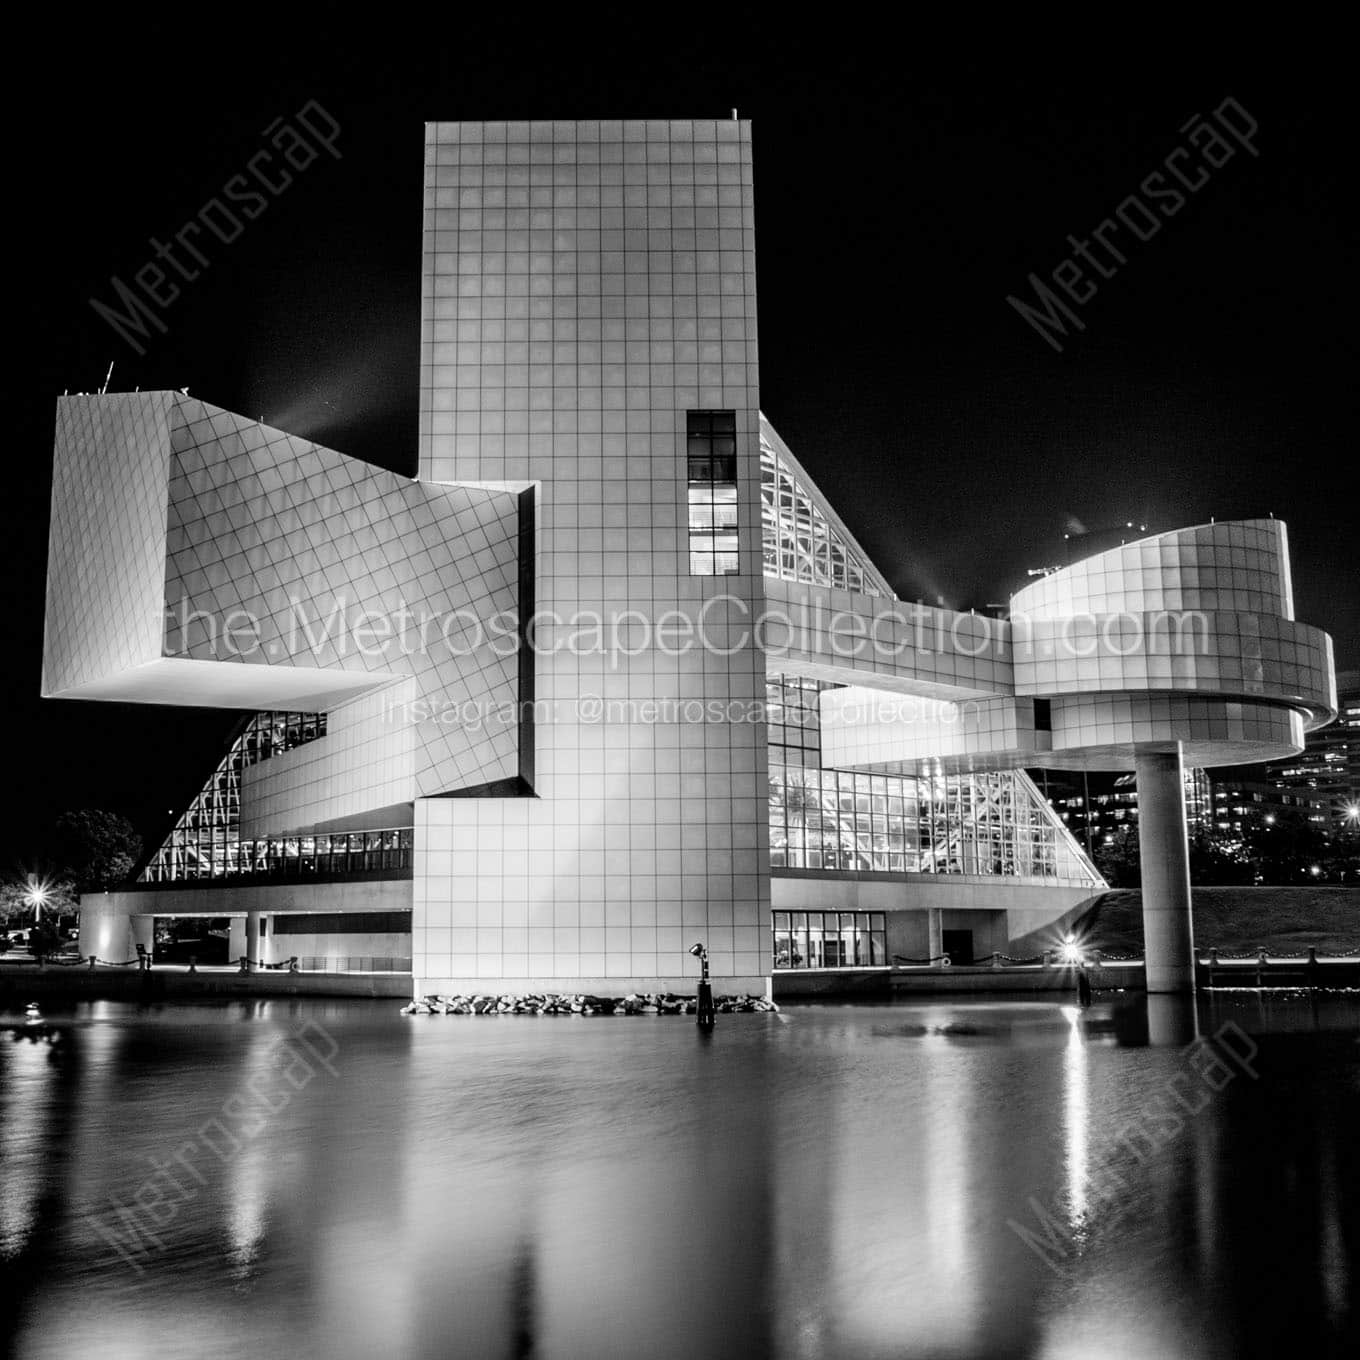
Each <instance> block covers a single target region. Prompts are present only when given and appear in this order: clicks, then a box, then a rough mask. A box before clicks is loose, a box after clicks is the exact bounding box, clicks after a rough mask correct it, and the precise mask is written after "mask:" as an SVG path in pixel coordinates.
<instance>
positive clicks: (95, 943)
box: [79, 893, 155, 963]
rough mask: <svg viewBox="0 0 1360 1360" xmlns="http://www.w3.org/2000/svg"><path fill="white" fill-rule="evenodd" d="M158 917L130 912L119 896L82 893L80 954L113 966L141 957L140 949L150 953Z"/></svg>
mask: <svg viewBox="0 0 1360 1360" xmlns="http://www.w3.org/2000/svg"><path fill="white" fill-rule="evenodd" d="M154 931H155V918H154V917H152V916H144V915H141V914H140V913H136V912H132V911H129V910H128V908H127V907H126V906H125V905H124V904H123V902H122V901H121V895H120V894H118V893H82V894H81V898H80V940H79V945H80V952H81V955H82V956H83V957H85V958H89V957H90V955H91V954H93V955H95V956H97V957H98V958H100V959H103V960H105V961H107V962H109V963H124V962H126V961H127V960H128V959H135V958H136V957H137V946H138V945H139V944H140V945H144V946H145V947H146V949H147V951H148V952H150V950H151V948H152V944H153V941H154Z"/></svg>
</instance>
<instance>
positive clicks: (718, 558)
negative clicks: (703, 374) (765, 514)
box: [685, 411, 737, 576]
mask: <svg viewBox="0 0 1360 1360" xmlns="http://www.w3.org/2000/svg"><path fill="white" fill-rule="evenodd" d="M686 436H687V439H686V450H685V451H686V457H687V459H688V462H689V574H690V575H691V576H727V575H729V574H730V573H732V572H735V571H736V570H737V418H736V413H735V412H734V411H690V412H688V413H687V416H686Z"/></svg>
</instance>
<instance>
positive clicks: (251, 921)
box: [246, 911, 262, 965]
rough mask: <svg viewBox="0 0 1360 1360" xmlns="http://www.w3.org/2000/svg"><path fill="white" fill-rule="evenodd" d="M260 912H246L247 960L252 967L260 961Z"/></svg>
mask: <svg viewBox="0 0 1360 1360" xmlns="http://www.w3.org/2000/svg"><path fill="white" fill-rule="evenodd" d="M261 915H262V913H261V912H258V911H248V912H246V958H248V959H249V960H250V962H251V964H252V965H254V964H257V963H259V961H260V917H261Z"/></svg>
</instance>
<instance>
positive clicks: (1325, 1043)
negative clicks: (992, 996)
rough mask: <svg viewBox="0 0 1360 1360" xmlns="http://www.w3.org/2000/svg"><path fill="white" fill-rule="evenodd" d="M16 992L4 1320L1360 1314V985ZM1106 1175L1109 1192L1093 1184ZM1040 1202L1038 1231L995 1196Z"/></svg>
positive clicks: (240, 1347)
mask: <svg viewBox="0 0 1360 1360" xmlns="http://www.w3.org/2000/svg"><path fill="white" fill-rule="evenodd" d="M5 1019H6V1020H7V1021H10V1022H12V1026H11V1032H10V1034H9V1035H6V1034H0V1271H3V1277H4V1278H5V1280H6V1283H7V1286H9V1292H10V1293H11V1294H12V1295H13V1296H14V1297H15V1299H16V1304H15V1306H14V1307H12V1308H11V1309H8V1310H4V1311H3V1312H0V1353H5V1354H15V1355H18V1356H22V1357H61V1360H83V1358H84V1357H87V1356H89V1357H94V1356H100V1357H108V1358H109V1360H122V1358H123V1357H128V1358H129V1360H131V1358H132V1357H138V1358H139V1360H140V1357H161V1356H165V1357H175V1358H176V1360H178V1358H179V1357H182V1356H195V1357H212V1356H256V1355H273V1354H280V1355H289V1356H294V1357H299V1358H300V1360H306V1358H308V1357H322V1356H324V1357H338V1358H340V1360H344V1358H345V1357H351V1356H353V1357H365V1358H367V1357H371V1356H384V1357H391V1360H398V1358H399V1357H405V1356H415V1355H420V1356H429V1355H434V1356H439V1355H446V1354H448V1355H467V1356H475V1357H483V1356H527V1355H534V1356H538V1357H558V1356H562V1357H575V1356H581V1357H590V1358H591V1360H600V1358H601V1357H613V1356H623V1355H629V1354H634V1353H637V1354H642V1355H646V1356H648V1357H658V1358H660V1357H668V1356H672V1355H675V1356H680V1355H683V1356H686V1357H715V1358H718V1357H725V1356H737V1357H760V1356H793V1357H807V1358H808V1360H812V1358H813V1357H823V1356H833V1357H848V1358H853V1357H861V1356H864V1357H877V1356H883V1357H890V1356H891V1357H901V1356H915V1355H919V1356H932V1357H933V1356H941V1357H944V1356H1036V1357H1045V1360H1053V1358H1056V1357H1063V1358H1064V1360H1065V1357H1068V1356H1071V1357H1077V1356H1080V1357H1082V1360H1089V1357H1091V1356H1101V1357H1105V1356H1137V1357H1162V1356H1180V1355H1190V1354H1196V1355H1222V1356H1228V1355H1239V1354H1256V1353H1259V1354H1280V1353H1299V1352H1301V1351H1304V1350H1306V1349H1307V1348H1308V1347H1309V1346H1314V1347H1317V1348H1320V1349H1319V1350H1318V1351H1317V1353H1327V1352H1329V1351H1337V1352H1338V1353H1346V1347H1347V1344H1348V1342H1349V1341H1350V1340H1352V1339H1353V1336H1352V1331H1353V1328H1354V1326H1355V1308H1356V1301H1355V1300H1356V1296H1355V1279H1356V1274H1355V1272H1356V1266H1357V1258H1358V1257H1360V1215H1358V1214H1357V1204H1358V1201H1360V1168H1358V1167H1357V1166H1356V1162H1355V1156H1354V1153H1355V1147H1356V1144H1357V1133H1358V1132H1360V1043H1357V1033H1358V1032H1360V1030H1358V1025H1360V1000H1356V999H1350V1000H1346V999H1334V1000H1331V1001H1325V1002H1316V1003H1309V1002H1307V1001H1303V1002H1295V1001H1286V1000H1272V1001H1268V1002H1264V1001H1261V1000H1260V999H1259V998H1255V997H1242V998H1229V999H1223V998H1217V999H1215V1000H1214V1001H1212V1002H1204V1001H1202V1002H1201V1003H1200V1007H1199V1009H1198V1012H1197V1013H1196V1012H1194V1011H1187V1010H1186V1009H1185V1008H1179V1009H1177V1008H1171V1009H1167V1008H1154V1009H1153V1012H1152V1013H1148V1012H1147V1011H1146V1010H1144V1009H1143V1008H1141V1007H1138V1006H1134V1007H1132V1008H1130V1009H1128V1010H1120V1011H1119V1012H1118V1013H1116V1012H1114V1011H1112V1010H1111V1008H1109V1007H1102V1006H1097V1007H1095V1008H1093V1009H1092V1010H1090V1011H1086V1012H1081V1011H1077V1010H1075V1009H1074V1008H1071V1007H1067V1008H1063V1007H1059V1006H1054V1005H1050V1004H1046V1003H1011V1002H979V1003H958V1004H954V1003H948V1002H933V1003H931V1004H928V1005H911V1006H907V1005H898V1006H891V1007H889V1006H856V1007H806V1008H794V1009H790V1010H786V1011H785V1012H784V1013H783V1014H782V1015H779V1016H756V1015H752V1016H732V1017H723V1018H722V1022H721V1025H720V1028H719V1030H718V1031H717V1033H716V1034H715V1035H714V1036H712V1039H711V1040H710V1041H705V1040H704V1039H703V1038H702V1037H701V1036H699V1035H698V1034H696V1032H695V1028H694V1026H693V1025H692V1024H690V1023H688V1022H686V1021H685V1020H684V1019H682V1018H670V1017H649V1018H635V1019H605V1018H598V1019H579V1018H578V1019H570V1020H568V1019H553V1018H546V1017H545V1018H531V1017H506V1018H501V1019H492V1018H487V1019H470V1018H452V1017H448V1018H438V1019H436V1018H434V1017H425V1018H418V1019H403V1018H401V1017H399V1016H397V1015H395V1014H394V1013H393V1007H392V1006H391V1003H325V1002H286V1003H285V1002H251V1003H245V1004H242V1003H232V1004H224V1005H222V1006H221V1007H211V1008H209V1007H201V1006H200V1007H188V1006H161V1007H154V1008H144V1009H138V1008H135V1007H130V1006H123V1005H114V1004H108V1003H102V1004H98V1005H95V1006H85V1007H81V1008H79V1009H77V1010H75V1011H74V1012H69V1013H67V1014H65V1015H55V1014H54V1015H53V1016H52V1017H51V1019H52V1021H53V1023H54V1024H55V1025H56V1026H57V1027H58V1028H60V1029H61V1030H62V1038H61V1041H60V1042H59V1043H58V1044H57V1045H55V1046H53V1045H48V1044H44V1043H30V1042H28V1041H27V1040H26V1039H24V1038H23V1037H19V1038H18V1039H17V1040H16V1041H13V1042H11V1041H10V1037H12V1034H13V1031H14V1030H16V1029H17V1030H18V1031H20V1032H22V1030H23V1025H22V1021H21V1020H20V1019H19V1018H17V1017H5ZM1227 1019H1232V1020H1234V1021H1235V1022H1236V1023H1238V1024H1240V1025H1241V1026H1243V1028H1244V1029H1246V1030H1247V1031H1249V1032H1250V1033H1251V1034H1252V1036H1253V1040H1254V1043H1255V1044H1256V1045H1258V1046H1259V1051H1258V1052H1257V1053H1256V1054H1255V1055H1254V1057H1253V1058H1252V1062H1253V1063H1254V1070H1259V1072H1260V1074H1261V1075H1260V1079H1259V1080H1255V1079H1252V1078H1250V1077H1248V1076H1244V1075H1242V1074H1241V1072H1238V1073H1237V1076H1236V1079H1234V1080H1230V1081H1228V1082H1227V1083H1226V1084H1225V1085H1224V1088H1223V1089H1222V1090H1221V1091H1220V1092H1218V1093H1217V1094H1213V1095H1212V1098H1211V1099H1210V1100H1208V1102H1207V1103H1205V1105H1204V1107H1203V1109H1201V1110H1199V1111H1198V1112H1197V1113H1195V1114H1194V1115H1193V1116H1186V1117H1185V1118H1184V1119H1183V1120H1182V1121H1180V1122H1181V1125H1182V1126H1181V1127H1179V1128H1178V1129H1176V1130H1175V1131H1174V1132H1172V1133H1170V1134H1168V1135H1167V1136H1166V1138H1165V1141H1164V1142H1163V1143H1162V1144H1161V1145H1160V1146H1158V1147H1155V1148H1152V1147H1148V1146H1144V1145H1142V1144H1140V1143H1138V1142H1137V1141H1133V1142H1132V1143H1131V1144H1130V1145H1127V1146H1126V1145H1124V1144H1123V1143H1121V1141H1120V1133H1121V1130H1124V1129H1125V1128H1127V1127H1129V1126H1130V1125H1131V1124H1132V1123H1134V1122H1136V1121H1138V1120H1140V1119H1142V1118H1145V1116H1146V1112H1147V1111H1148V1110H1149V1109H1150V1108H1153V1107H1155V1106H1156V1105H1157V1103H1158V1102H1159V1101H1164V1097H1165V1093H1166V1091H1167V1089H1168V1083H1169V1082H1170V1081H1171V1080H1172V1079H1173V1078H1174V1077H1175V1076H1176V1074H1177V1073H1179V1072H1183V1071H1184V1070H1185V1053H1184V1051H1183V1049H1182V1048H1181V1044H1183V1043H1184V1042H1185V1040H1186V1039H1187V1038H1191V1037H1193V1036H1194V1034H1195V1033H1196V1031H1198V1032H1201V1033H1213V1032H1214V1031H1215V1030H1216V1029H1217V1028H1218V1027H1219V1026H1220V1025H1221V1024H1222V1023H1223V1022H1224V1021H1225V1020H1227ZM307 1021H310V1022H312V1032H313V1034H315V1033H318V1032H320V1033H324V1034H326V1035H328V1036H331V1037H333V1039H334V1042H335V1044H336V1045H338V1049H337V1052H336V1056H335V1058H334V1072H335V1075H332V1074H331V1073H330V1072H328V1071H326V1070H325V1069H324V1067H323V1065H322V1064H320V1063H317V1062H314V1063H313V1064H312V1067H311V1069H310V1070H311V1071H312V1076H311V1077H310V1078H307V1077H306V1076H305V1074H304V1073H302V1072H301V1071H300V1069H298V1068H296V1067H295V1068H294V1069H293V1077H294V1081H295V1082H296V1083H297V1084H296V1085H293V1086H290V1087H288V1088H287V1095H288V1099H287V1100H286V1101H285V1100H283V1099H281V1095H282V1094H283V1092H284V1087H283V1086H282V1085H281V1084H280V1078H279V1076H278V1073H279V1071H280V1069H279V1067H278V1065H277V1063H278V1056H279V1054H280V1052H281V1051H282V1050H281V1045H287V1044H290V1043H293V1044H295V1043H296V1038H295V1036H296V1035H297V1033H298V1027H299V1025H301V1024H302V1023H304V1022H307ZM318 1027H320V1028H319V1030H318ZM233 1101H235V1102H237V1103H235V1104H231V1103H230V1102H233ZM268 1106H273V1107H274V1108H273V1109H272V1111H271V1110H270V1109H269V1108H267V1107H268ZM212 1121H217V1123H216V1125H215V1126H214V1125H212ZM208 1127H215V1128H216V1129H217V1130H218V1132H217V1133H216V1134H215V1135H214V1136H215V1137H217V1138H218V1141H219V1142H220V1143H221V1144H222V1146H223V1147H224V1148H226V1149H227V1154H228V1155H226V1156H224V1157H223V1158H222V1159H217V1158H215V1157H204V1158H203V1159H202V1160H199V1159H192V1158H189V1159H186V1160H182V1161H181V1162H180V1163H179V1168H180V1169H179V1170H178V1171H177V1172H173V1173H172V1174H174V1175H177V1176H178V1181H179V1183H181V1184H183V1185H184V1186H185V1187H186V1188H187V1189H191V1190H192V1192H193V1197H192V1199H191V1200H189V1201H188V1202H186V1203H183V1204H180V1205H179V1206H178V1207H177V1208H176V1209H175V1210H174V1211H173V1214H172V1216H171V1219H170V1221H168V1222H166V1223H165V1224H164V1225H163V1226H162V1227H160V1228H158V1229H157V1234H158V1237H159V1240H160V1243H161V1244H162V1245H161V1246H159V1247H154V1246H149V1245H148V1244H147V1243H146V1242H145V1241H144V1242H143V1247H144V1248H145V1250H144V1253H143V1254H141V1255H137V1254H135V1253H134V1254H133V1255H132V1259H131V1260H126V1259H120V1257H119V1255H118V1254H117V1253H116V1252H115V1251H114V1250H113V1248H112V1247H111V1246H110V1244H109V1242H108V1241H107V1240H106V1238H105V1236H102V1235H101V1232H100V1231H99V1227H98V1226H97V1225H98V1224H100V1223H102V1224H103V1225H104V1226H105V1228H106V1229H107V1228H108V1227H109V1226H110V1225H111V1224H112V1225H116V1224H117V1222H118V1220H117V1217H116V1215H115V1213H114V1211H113V1210H112V1209H111V1207H110V1206H111V1200H110V1196H113V1197H115V1198H116V1199H117V1200H118V1201H119V1202H121V1203H123V1204H129V1203H131V1202H133V1200H134V1197H135V1196H136V1195H137V1193H138V1191H139V1188H140V1187H143V1186H144V1185H145V1184H146V1182H147V1181H148V1178H154V1176H155V1174H156V1169H157V1168H158V1167H160V1168H165V1167H167V1166H172V1167H173V1166H174V1165H175V1163H174V1158H175V1155H176V1152H177V1151H178V1150H183V1149H184V1148H185V1146H186V1145H188V1144H191V1143H193V1142H194V1140H196V1139H197V1138H199V1137H200V1136H201V1133H200V1131H201V1130H203V1129H204V1128H208ZM1163 1127H1164V1128H1165V1127H1166V1120H1165V1119H1164V1121H1163ZM223 1129H225V1131H226V1133H227V1134H228V1135H231V1134H233V1131H234V1135H239V1137H236V1139H235V1141H236V1142H237V1143H238V1144H239V1146H238V1147H237V1148H236V1149H235V1150H232V1149H231V1148H230V1145H229V1144H227V1143H226V1142H223V1132H222V1130H223ZM186 1166H187V1167H191V1168H192V1169H193V1172H194V1173H195V1174H194V1175H193V1176H191V1174H190V1172H188V1171H186V1170H185V1169H184V1168H185V1167H186ZM1106 1175H1108V1176H1111V1177H1116V1178H1117V1183H1118V1184H1119V1185H1120V1186H1121V1187H1122V1189H1121V1191H1120V1194H1119V1195H1118V1197H1116V1198H1113V1199H1112V1198H1111V1197H1110V1195H1109V1194H1108V1183H1109V1182H1107V1183H1106V1184H1107V1190H1106V1193H1103V1194H1097V1193H1095V1192H1094V1191H1093V1188H1092V1187H1093V1186H1095V1185H1096V1184H1097V1179H1098V1178H1099V1177H1102V1176H1106ZM161 1184H162V1186H164V1181H162V1182H161ZM1035 1204H1038V1205H1039V1206H1045V1207H1048V1208H1051V1209H1052V1210H1053V1215H1054V1219H1053V1221H1054V1227H1055V1231H1056V1232H1057V1233H1058V1236H1057V1237H1056V1238H1055V1239H1054V1241H1055V1242H1056V1244H1057V1245H1056V1247H1055V1246H1054V1245H1053V1243H1050V1245H1049V1249H1048V1250H1046V1251H1044V1250H1034V1249H1031V1247H1030V1246H1027V1245H1026V1243H1025V1242H1024V1241H1022V1240H1021V1236H1020V1235H1019V1234H1017V1232H1016V1231H1015V1230H1014V1229H1013V1228H1012V1227H1010V1226H1008V1221H1015V1222H1019V1223H1021V1224H1025V1225H1033V1224H1035V1222H1036V1220H1035V1219H1034V1211H1033V1205H1035ZM161 1212H167V1211H166V1210H164V1209H162V1210H161ZM138 1221H140V1222H142V1223H143V1224H144V1226H150V1225H149V1220H146V1219H141V1220H138Z"/></svg>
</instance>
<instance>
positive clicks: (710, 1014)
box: [689, 944, 718, 1029]
mask: <svg viewBox="0 0 1360 1360" xmlns="http://www.w3.org/2000/svg"><path fill="white" fill-rule="evenodd" d="M689 952H690V953H691V954H693V955H694V957H695V958H696V959H698V960H699V966H700V970H701V971H700V976H699V996H698V999H697V1001H696V1004H695V1007H694V1009H695V1023H696V1024H697V1025H698V1026H699V1028H700V1029H712V1028H713V1026H714V1025H715V1024H717V1021H718V1014H717V1012H716V1011H715V1010H714V1009H713V987H712V984H711V983H710V982H709V980H708V950H707V949H705V948H704V947H703V945H702V944H694V945H690V949H689Z"/></svg>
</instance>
